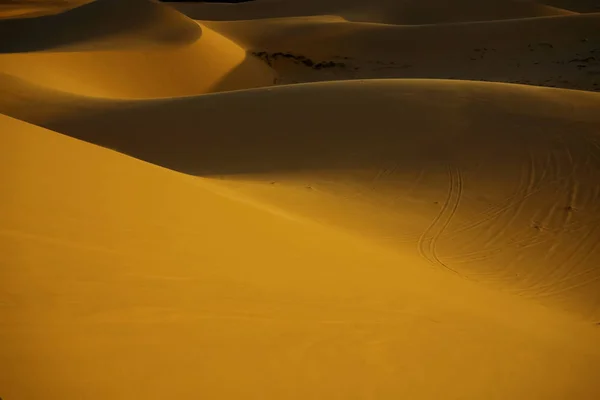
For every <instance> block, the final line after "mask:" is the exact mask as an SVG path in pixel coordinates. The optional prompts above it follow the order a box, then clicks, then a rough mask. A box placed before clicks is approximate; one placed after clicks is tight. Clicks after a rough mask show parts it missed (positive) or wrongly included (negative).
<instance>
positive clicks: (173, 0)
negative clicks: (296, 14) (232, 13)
mask: <svg viewBox="0 0 600 400" xmlns="http://www.w3.org/2000/svg"><path fill="white" fill-rule="evenodd" d="M160 1H161V2H163V3H225V4H236V3H249V2H251V1H256V0H185V1H181V0H160Z"/></svg>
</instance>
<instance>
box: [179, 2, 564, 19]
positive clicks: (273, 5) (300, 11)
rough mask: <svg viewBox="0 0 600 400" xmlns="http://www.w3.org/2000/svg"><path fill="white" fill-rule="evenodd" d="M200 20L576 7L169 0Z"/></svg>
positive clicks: (501, 13) (535, 12)
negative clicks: (191, 1)
mask: <svg viewBox="0 0 600 400" xmlns="http://www.w3.org/2000/svg"><path fill="white" fill-rule="evenodd" d="M169 4H170V5H172V6H174V7H175V8H176V9H178V10H179V11H181V12H183V13H184V14H186V15H188V16H190V17H191V18H194V19H200V20H229V21H231V20H246V19H262V18H280V17H292V16H312V15H321V14H332V15H337V16H340V17H343V18H346V19H348V20H350V21H358V22H377V23H387V24H406V25H419V24H439V23H452V22H465V21H490V20H499V19H513V18H530V17H540V16H549V15H568V14H573V13H574V12H573V11H569V10H566V9H560V8H557V7H552V6H548V5H545V4H541V3H536V2H533V1H522V0H487V1H485V2H483V1H478V0H453V1H445V0H427V1H423V0H371V1H368V2H366V1H362V0H330V1H322V0H303V1H298V0H257V1H250V2H247V3H241V4H236V5H235V6H232V5H231V4H194V3H186V2H182V3H169Z"/></svg>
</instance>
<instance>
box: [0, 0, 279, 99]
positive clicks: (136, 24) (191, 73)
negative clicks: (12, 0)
mask: <svg viewBox="0 0 600 400" xmlns="http://www.w3.org/2000/svg"><path fill="white" fill-rule="evenodd" d="M71 20H73V22H71ZM106 21H110V23H107V22H106ZM63 25H64V26H66V28H60V27H62V26H63ZM59 28H60V29H59ZM49 31H52V32H53V31H57V32H59V33H57V34H56V35H48V32H49ZM0 34H5V35H8V36H12V37H17V36H20V35H23V41H13V42H6V43H5V44H3V45H5V46H8V47H5V48H4V49H0V51H4V54H0V73H5V74H11V75H14V76H17V77H20V78H22V79H26V80H29V81H31V82H35V83H37V84H41V85H45V86H49V87H55V88H58V89H60V90H66V91H70V92H73V93H77V94H80V95H85V96H98V97H108V98H145V97H171V96H187V95H197V94H202V93H209V92H214V91H227V90H235V89H243V88H252V87H259V86H269V85H271V84H272V83H273V81H274V72H273V71H272V70H271V68H270V67H269V66H268V65H265V64H264V63H263V62H261V61H260V60H258V59H257V58H255V57H253V56H251V55H247V54H246V51H245V50H244V49H242V48H241V47H239V46H238V45H236V44H235V43H233V42H232V41H231V40H229V39H227V38H225V37H223V36H222V35H220V34H218V33H216V32H214V31H212V30H211V29H210V28H207V27H204V26H201V25H199V24H198V23H196V22H195V21H192V20H190V19H189V18H187V17H185V16H184V15H182V14H180V13H178V12H177V11H175V10H173V9H171V8H170V7H168V6H165V5H163V4H158V3H154V2H151V1H149V0H135V1H131V2H123V1H116V0H101V1H95V2H92V3H89V4H85V5H82V6H80V7H78V8H75V9H72V10H69V11H65V12H64V13H62V14H57V15H52V16H44V17H35V18H27V19H21V20H4V21H2V20H0ZM40 38H44V39H40ZM46 38H47V39H46ZM29 40H31V41H29ZM34 44H35V45H34ZM11 46H13V47H14V48H11ZM30 50H44V51H30ZM7 51H8V52H7Z"/></svg>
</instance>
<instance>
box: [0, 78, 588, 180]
mask: <svg viewBox="0 0 600 400" xmlns="http://www.w3.org/2000/svg"><path fill="white" fill-rule="evenodd" d="M7 85H8V84H7ZM390 85H392V86H391V89H390ZM394 86H396V87H394ZM322 88H326V89H327V90H321V89H322ZM21 89H23V87H21ZM505 89H506V90H505ZM559 95H564V96H574V97H577V98H579V96H583V97H587V96H596V95H595V94H592V93H576V92H575V93H573V92H570V91H569V92H567V93H563V92H562V91H560V90H558V89H529V88H527V89H525V88H522V87H519V86H516V85H503V84H494V83H486V84H480V83H473V82H462V83H460V82H457V81H452V82H450V81H426V80H425V81H418V82H411V81H409V82H407V83H402V81H395V82H394V83H390V81H378V80H372V81H366V82H364V83H363V82H330V83H325V84H323V83H321V84H302V85H293V86H282V87H277V88H263V89H257V90H242V91H236V92H229V93H216V94H210V95H202V96H190V97H182V98H168V99H154V100H134V101H115V100H102V99H93V98H85V97H79V96H73V95H66V94H61V95H57V94H56V92H52V91H48V92H46V93H45V94H44V93H40V92H39V90H37V89H36V90H33V91H32V92H30V93H28V92H27V91H26V90H20V91H19V93H18V94H15V93H13V94H12V95H10V93H3V96H2V97H4V98H5V101H4V102H0V112H2V113H5V114H6V115H9V116H12V117H15V118H18V119H22V120H25V121H27V122H30V123H34V124H37V125H40V126H43V127H45V128H48V129H51V130H54V131H57V132H60V133H62V134H66V135H68V136H72V137H74V138H77V139H81V140H85V141H88V142H91V143H94V144H97V145H101V146H104V147H107V148H110V149H114V150H117V151H119V152H122V153H125V154H128V155H130V156H133V157H136V158H139V159H141V160H144V161H147V162H150V163H153V164H156V165H160V166H162V167H165V168H169V169H172V170H176V171H179V172H183V173H186V174H191V175H197V176H218V175H236V174H260V173H272V172H284V171H288V172H293V171H307V170H326V169H329V170H335V169H355V168H363V167H365V166H377V165H379V166H381V165H393V166H394V168H402V165H403V164H404V165H406V166H410V168H411V169H414V168H421V167H422V168H425V167H427V166H430V167H431V166H434V165H437V166H443V165H446V164H448V163H451V162H455V161H456V162H458V161H460V160H458V159H456V157H458V156H457V155H458V154H474V155H475V156H474V157H475V158H477V157H479V156H477V154H478V153H479V152H481V151H493V152H503V153H505V154H507V157H509V156H510V155H511V154H514V153H515V152H521V151H523V149H524V148H525V145H526V144H527V143H528V142H531V143H533V144H535V145H539V143H544V142H548V143H550V142H552V141H553V139H552V138H553V135H562V134H563V133H564V132H572V131H581V132H580V133H581V134H583V135H590V134H597V131H596V130H595V128H594V126H592V125H593V124H590V123H583V122H581V123H580V122H577V121H576V120H568V119H565V118H564V115H563V116H561V115H560V114H561V113H562V114H565V112H568V113H571V112H572V111H571V108H570V107H567V108H565V107H563V106H560V105H556V104H555V103H554V101H553V100H552V99H554V98H556V96H559ZM515 96H517V97H521V100H523V101H526V102H530V103H531V104H535V103H536V102H540V101H542V100H544V99H545V98H546V96H548V97H547V99H548V101H547V107H544V106H541V107H540V109H536V108H533V109H528V110H522V109H521V108H520V106H519V105H518V104H519V103H516V104H512V102H514V101H515V98H516V97H515ZM594 98H596V97H594ZM29 104H37V106H36V108H35V110H32V108H31V106H26V105H29ZM528 104H529V103H528ZM548 110H550V112H549V111H548ZM554 111H556V115H555V113H554ZM584 111H585V110H582V112H584ZM50 114H51V115H50ZM569 116H570V114H569ZM498 119H502V120H503V124H491V123H490V121H493V120H498ZM596 128H597V127H596ZM484 132H485V134H484ZM458 148H460V149H461V151H460V152H459V151H452V149H458Z"/></svg>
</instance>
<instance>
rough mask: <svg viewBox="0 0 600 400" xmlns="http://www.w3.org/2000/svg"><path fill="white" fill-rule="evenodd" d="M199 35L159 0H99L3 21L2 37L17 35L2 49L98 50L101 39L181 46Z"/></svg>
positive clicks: (0, 49)
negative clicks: (156, 1)
mask: <svg viewBox="0 0 600 400" xmlns="http://www.w3.org/2000/svg"><path fill="white" fill-rule="evenodd" d="M200 34H201V31H200V28H199V27H198V25H197V24H196V23H195V22H194V21H192V20H190V19H189V18H187V17H185V16H184V15H182V14H180V13H179V12H177V11H175V10H173V9H172V8H171V7H168V6H166V5H163V4H160V3H155V2H152V1H148V0H127V1H120V0H96V1H93V2H90V3H88V4H83V5H81V6H79V7H75V8H73V9H70V10H67V11H64V12H62V13H58V14H55V15H47V16H39V17H35V18H21V19H8V20H0V36H2V37H10V38H18V39H19V40H6V41H2V44H1V45H0V52H3V53H6V52H28V51H39V50H48V49H54V48H60V47H67V48H69V47H74V46H77V45H78V44H80V43H83V44H87V45H88V46H90V42H91V43H93V45H92V46H93V47H95V48H97V47H102V43H107V44H109V45H111V48H113V47H112V46H114V45H115V43H114V41H115V40H116V41H117V42H118V43H117V44H123V42H125V43H128V44H130V45H140V44H146V45H151V46H155V45H156V44H160V43H166V44H172V43H182V44H183V43H193V42H194V41H196V39H198V38H199V37H200ZM97 42H100V43H97ZM119 42H120V43H119ZM105 47H106V46H105ZM116 47H118V46H116Z"/></svg>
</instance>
